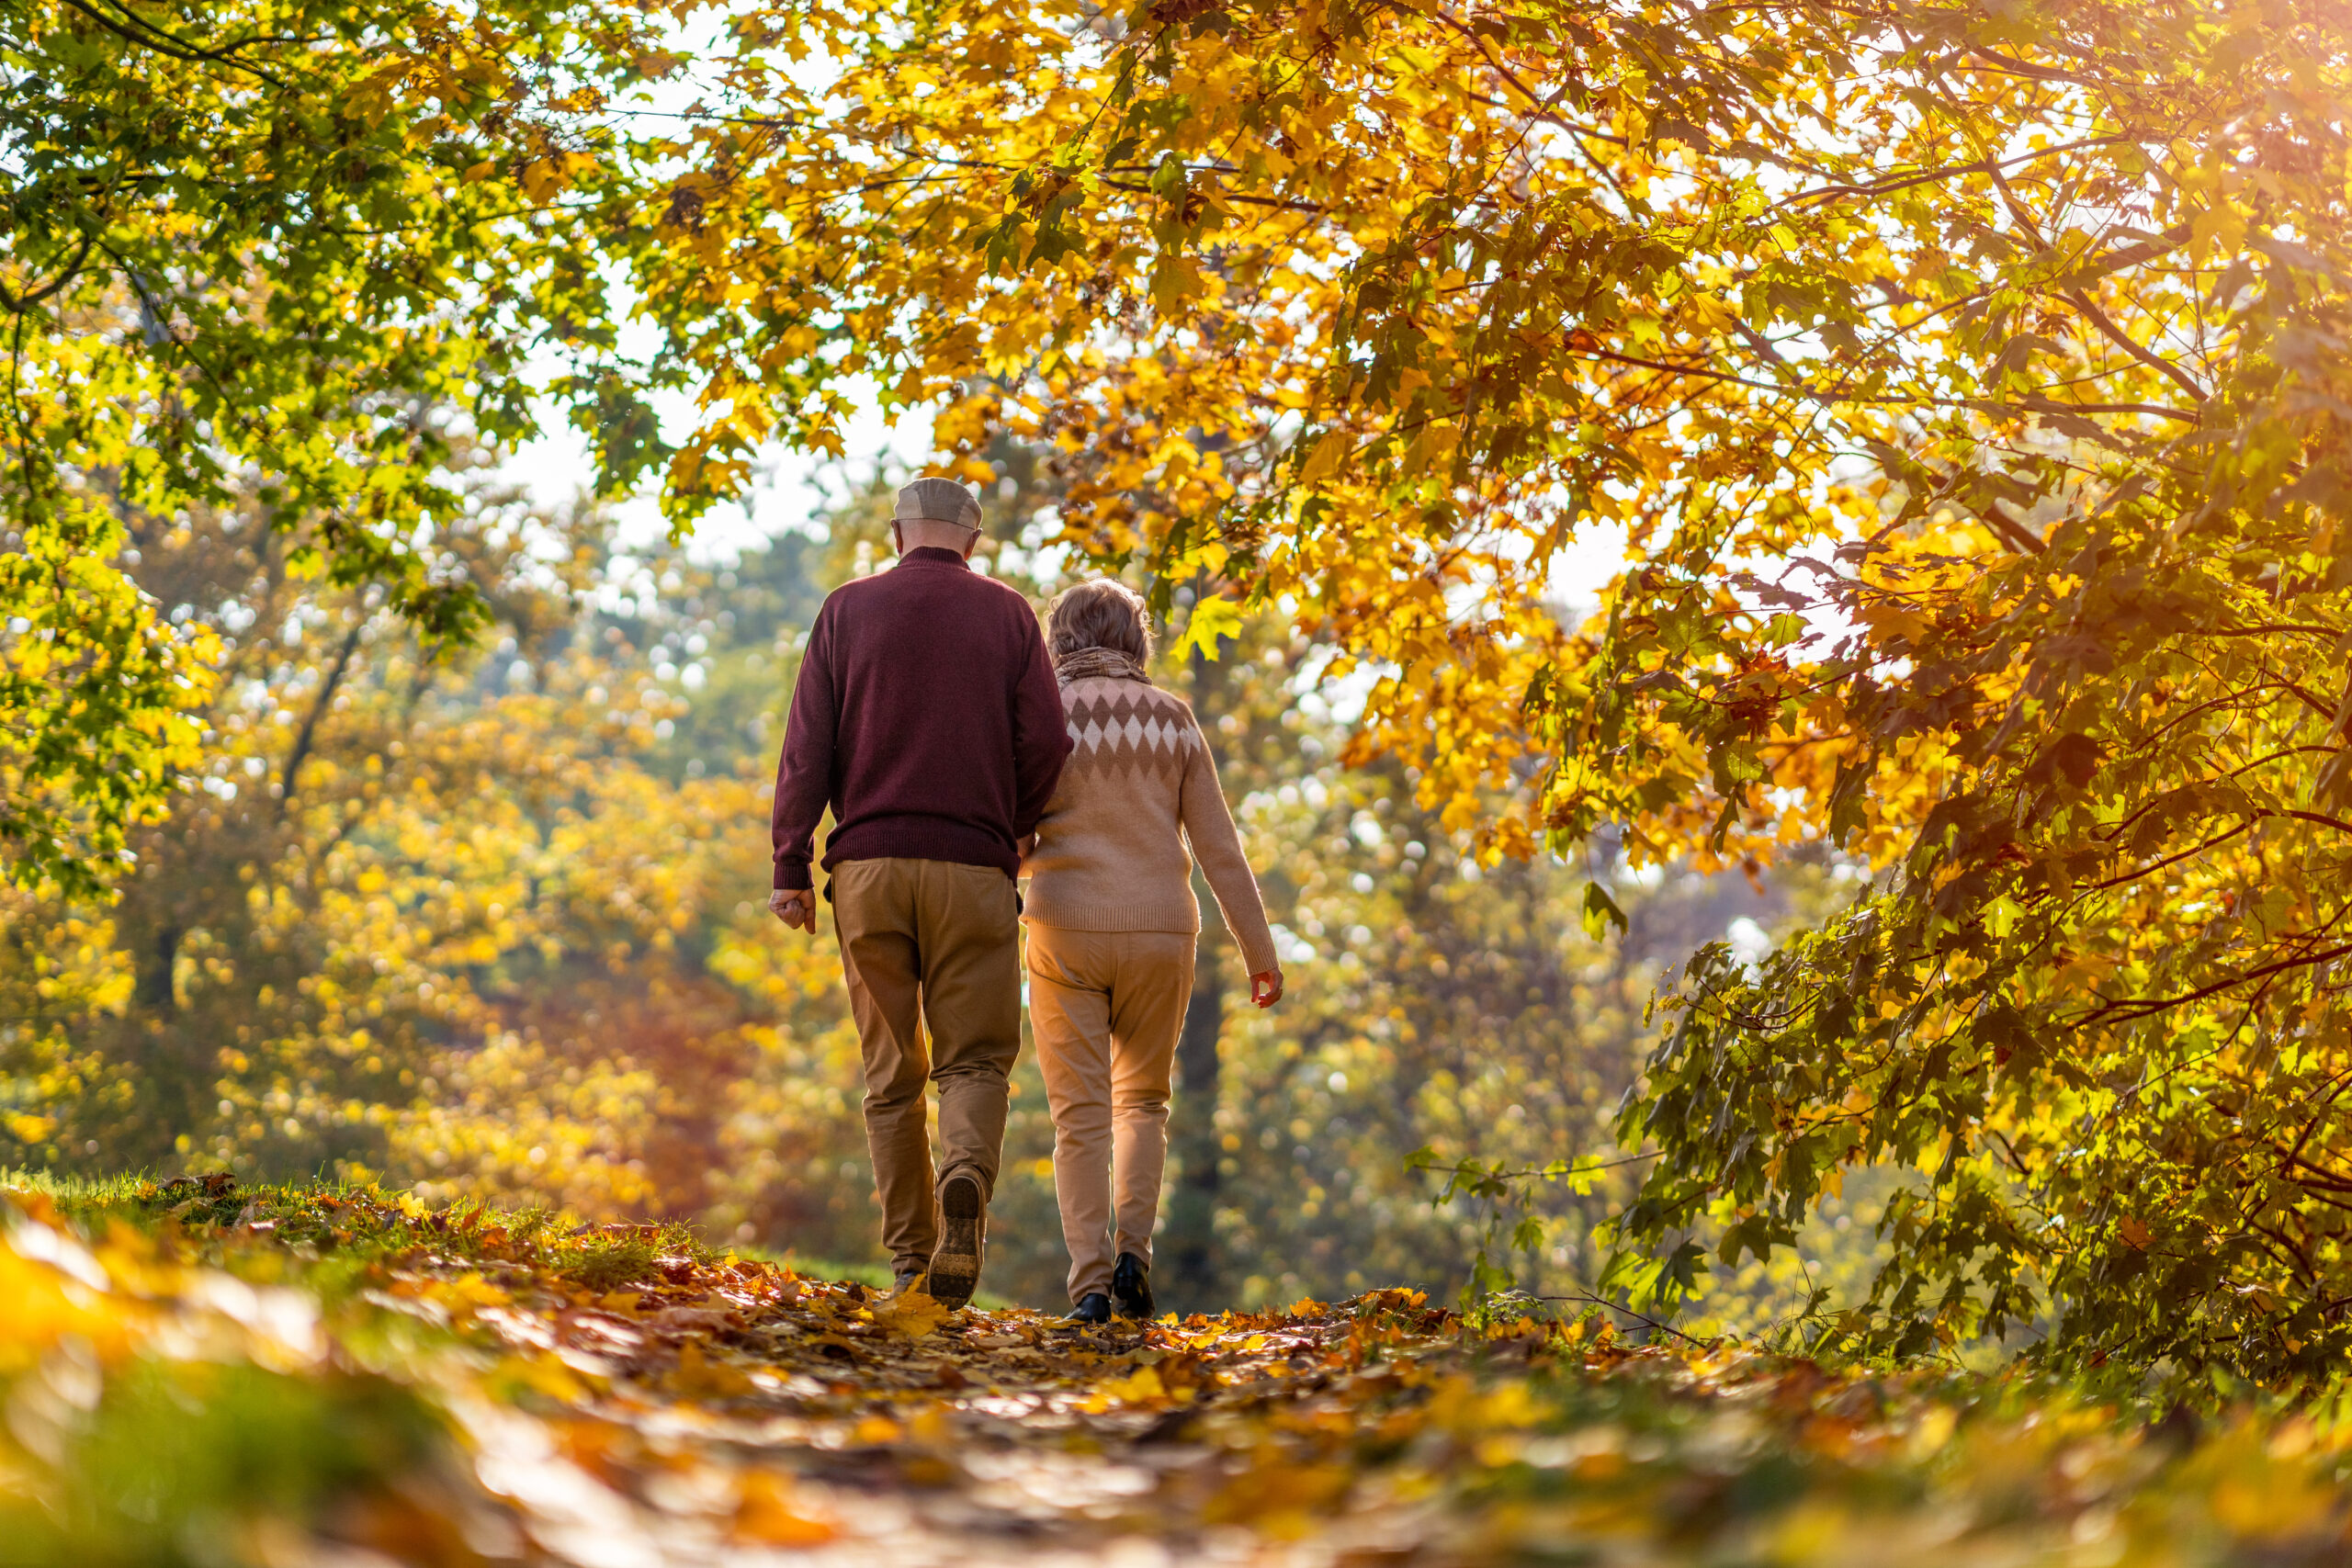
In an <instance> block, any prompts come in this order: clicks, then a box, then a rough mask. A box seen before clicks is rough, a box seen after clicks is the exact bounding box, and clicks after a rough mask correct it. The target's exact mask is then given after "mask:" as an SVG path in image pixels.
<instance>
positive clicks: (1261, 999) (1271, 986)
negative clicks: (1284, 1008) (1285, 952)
mask: <svg viewBox="0 0 2352 1568" xmlns="http://www.w3.org/2000/svg"><path fill="white" fill-rule="evenodd" d="M1282 999H1283V972H1282V971H1281V970H1279V969H1261V970H1260V971H1259V972H1258V973H1257V974H1255V975H1252V976H1250V1000H1251V1001H1253V1002H1255V1003H1257V1004H1258V1005H1259V1006H1260V1007H1261V1008H1270V1007H1272V1006H1273V1005H1274V1004H1275V1003H1276V1002H1278V1001H1280V1000H1282Z"/></svg>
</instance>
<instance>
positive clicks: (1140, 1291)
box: [1111, 1252, 1159, 1317]
mask: <svg viewBox="0 0 2352 1568" xmlns="http://www.w3.org/2000/svg"><path fill="white" fill-rule="evenodd" d="M1150 1274H1151V1270H1150V1269H1146V1268H1145V1267H1144V1266H1143V1259H1142V1258H1137V1257H1136V1255H1135V1254H1134V1253H1132V1252H1122V1253H1121V1254H1119V1266H1118V1267H1117V1268H1116V1269H1112V1270H1111V1295H1112V1298H1113V1299H1114V1300H1115V1301H1116V1302H1117V1303H1119V1315H1120V1316H1121V1317H1157V1316H1158V1315H1159V1314H1158V1312H1157V1311H1156V1310H1154V1308H1153V1306H1152V1304H1151V1279H1150Z"/></svg>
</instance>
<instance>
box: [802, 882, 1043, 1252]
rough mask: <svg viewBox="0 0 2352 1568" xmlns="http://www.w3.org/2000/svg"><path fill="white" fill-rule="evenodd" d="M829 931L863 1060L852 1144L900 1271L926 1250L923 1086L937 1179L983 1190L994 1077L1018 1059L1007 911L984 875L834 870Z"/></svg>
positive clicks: (1000, 1140)
mask: <svg viewBox="0 0 2352 1568" xmlns="http://www.w3.org/2000/svg"><path fill="white" fill-rule="evenodd" d="M832 894H833V931H834V934H835V935H836V936H838V937H839V938H840V940H841V944H842V971H843V973H844V975H845V976H846V977H847V979H848V981H849V1003H850V1011H851V1013H852V1014H853V1015H854V1017H855V1018H856V1020H857V1034H858V1041H859V1043H860V1044H861V1045H862V1046H863V1047H864V1054H865V1138H866V1142H867V1144H868V1145H869V1146H871V1148H872V1149H873V1151H874V1185H875V1188H876V1192H877V1194H878V1195H879V1197H880V1198H881V1201H882V1245H883V1246H884V1247H888V1248H889V1250H890V1267H891V1269H893V1270H894V1271H895V1272H897V1273H899V1274H908V1273H914V1272H918V1271H922V1270H926V1269H929V1268H930V1267H931V1255H932V1253H933V1251H934V1250H936V1249H937V1247H938V1245H939V1202H938V1187H937V1184H936V1183H934V1182H933V1179H932V1165H931V1137H930V1133H929V1129H928V1128H927V1126H926V1125H925V1122H926V1116H925V1107H924V1104H923V1083H924V1080H925V1079H930V1080H931V1081H933V1082H935V1083H936V1084H938V1086H939V1142H940V1154H941V1158H940V1166H939V1180H940V1181H943V1182H944V1181H945V1180H946V1179H947V1178H948V1177H950V1176H953V1175H955V1174H956V1173H957V1172H958V1171H963V1172H967V1173H969V1174H971V1175H974V1176H977V1177H978V1179H979V1183H980V1191H981V1193H982V1195H983V1196H986V1195H989V1194H992V1193H993V1192H994V1191H995V1190H996V1172H997V1156H998V1154H999V1152H1000V1151H1001V1149H1002V1147H1003V1145H1004V1112H1005V1102H1006V1099H1007V1089H1006V1080H1007V1078H1008V1077H1009V1075H1010V1074H1011V1073H1012V1064H1013V1060H1014V1058H1015V1057H1017V1056H1018V1055H1020V1054H1021V954H1020V929H1021V928H1020V924H1019V907H1018V905H1017V903H1016V902H1015V900H1014V896H1013V887H1012V878H1011V877H1009V876H1007V875H1005V874H1004V873H1003V872H1001V871H1000V870H998V869H997V868H996V867H994V866H987V865H956V864H954V863H950V862H947V861H935V860H856V861H843V862H842V863H840V864H839V865H837V866H835V867H834V868H833V888H832Z"/></svg>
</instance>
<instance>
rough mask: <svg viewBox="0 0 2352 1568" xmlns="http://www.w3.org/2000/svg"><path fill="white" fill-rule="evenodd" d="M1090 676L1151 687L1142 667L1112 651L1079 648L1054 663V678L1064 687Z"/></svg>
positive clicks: (1122, 654)
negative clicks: (1135, 682)
mask: <svg viewBox="0 0 2352 1568" xmlns="http://www.w3.org/2000/svg"><path fill="white" fill-rule="evenodd" d="M1089 676H1101V677H1103V678H1104V679H1106V680H1112V681H1141V682H1143V683H1144V684H1145V685H1147V686H1148V685H1150V684H1151V677H1150V676H1148V675H1147V674H1145V673H1144V669H1143V666H1142V665H1140V664H1138V663H1136V661H1135V660H1133V659H1130V658H1129V657H1128V656H1127V655H1125V654H1124V653H1121V652H1120V651H1119V650H1118V649H1115V648H1081V649H1079V650H1078V651H1077V652H1076V653H1066V654H1064V655H1062V656H1061V657H1060V658H1059V659H1057V660H1054V679H1055V680H1057V681H1058V682H1061V683H1062V684H1063V685H1065V686H1067V685H1069V683H1070V682H1072V681H1083V680H1085V679H1086V678H1087V677H1089Z"/></svg>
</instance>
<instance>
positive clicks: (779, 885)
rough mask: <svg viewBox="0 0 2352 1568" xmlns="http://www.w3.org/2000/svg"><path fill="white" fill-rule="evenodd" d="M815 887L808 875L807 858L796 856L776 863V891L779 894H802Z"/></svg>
mask: <svg viewBox="0 0 2352 1568" xmlns="http://www.w3.org/2000/svg"><path fill="white" fill-rule="evenodd" d="M812 886H815V883H814V882H813V880H812V879H811V878H810V877H809V862H808V859H807V858H806V857H805V856H800V855H795V856H793V857H792V858H790V859H789V860H780V861H778V862H776V863H775V890H776V891H777V892H778V893H801V892H806V891H807V890H808V889H809V888H810V887H812Z"/></svg>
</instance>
